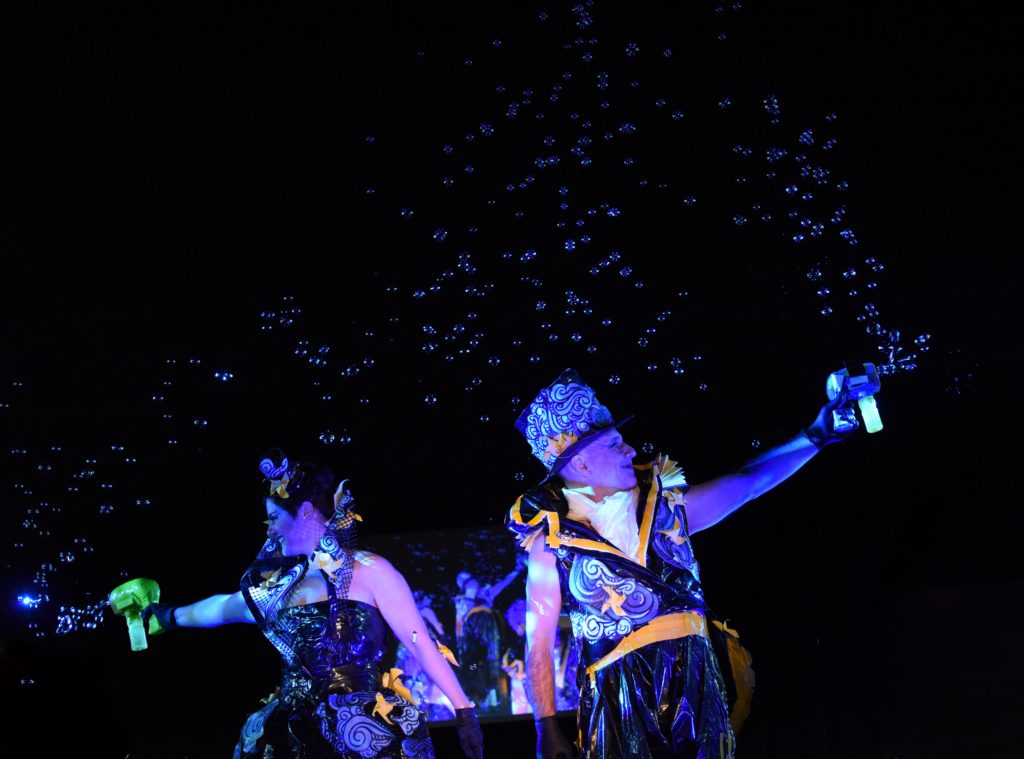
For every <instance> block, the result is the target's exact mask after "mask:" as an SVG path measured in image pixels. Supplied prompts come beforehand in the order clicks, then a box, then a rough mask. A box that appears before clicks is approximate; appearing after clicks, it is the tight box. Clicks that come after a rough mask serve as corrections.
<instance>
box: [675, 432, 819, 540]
mask: <svg viewBox="0 0 1024 759" xmlns="http://www.w3.org/2000/svg"><path fill="white" fill-rule="evenodd" d="M817 452H818V448H817V446H815V445H814V443H812V442H811V441H810V439H808V437H807V436H806V435H804V434H802V433H801V434H800V435H797V436H796V437H795V438H793V439H792V440H790V441H789V442H787V443H783V444H782V445H779V446H776V447H775V448H772V449H771V450H768V451H765V453H764V454H762V455H761V456H758V457H757V458H755V459H753V460H752V461H749V462H747V463H746V464H744V465H743V467H742V468H741V469H740V470H739V471H737V472H734V473H732V474H727V475H724V476H722V477H717V478H715V479H713V480H709V481H708V482H703V483H700V484H699V485H694V486H693V487H691V488H690V490H689V491H688V492H687V494H686V520H687V523H688V526H689V530H690V533H691V534H692V533H695V532H699V531H700V530H704V529H707V528H708V527H711V526H712V525H715V524H718V523H719V522H721V521H722V520H723V519H725V518H726V517H727V516H729V515H730V514H731V513H732V512H734V511H736V509H738V508H739V507H740V506H742V505H743V504H745V503H747V502H749V501H752V500H754V499H755V498H757V497H758V496H759V495H761V494H762V493H766V492H768V491H769V490H771V489H772V488H774V487H775V486H776V485H778V484H779V483H780V482H782V481H783V480H786V479H787V478H789V477H790V476H791V475H792V474H793V473H794V472H796V471H797V470H798V469H800V467H802V466H803V465H804V464H806V463H807V462H808V461H810V460H811V458H812V457H813V456H814V454H815V453H817Z"/></svg>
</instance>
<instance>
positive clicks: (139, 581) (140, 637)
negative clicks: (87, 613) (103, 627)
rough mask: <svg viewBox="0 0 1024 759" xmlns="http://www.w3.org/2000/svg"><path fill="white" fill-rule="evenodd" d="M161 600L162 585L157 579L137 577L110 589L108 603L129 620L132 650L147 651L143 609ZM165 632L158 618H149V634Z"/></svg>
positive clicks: (118, 614) (118, 613) (119, 614)
mask: <svg viewBox="0 0 1024 759" xmlns="http://www.w3.org/2000/svg"><path fill="white" fill-rule="evenodd" d="M159 600H160V586H159V585H157V583H156V580H147V579H146V578H145V577H137V578H135V579H134V580H129V581H128V582H126V583H124V584H123V585H118V586H117V587H116V588H114V589H113V590H112V591H110V597H109V598H108V599H107V603H109V604H110V608H111V609H113V610H114V613H115V614H116V615H117V616H119V617H122V616H123V617H124V618H125V620H127V622H128V638H129V639H130V640H131V643H132V651H145V650H146V648H147V646H148V644H147V643H146V628H145V627H144V626H143V624H142V610H143V609H145V608H146V607H147V606H149V605H150V604H155V603H156V602H157V601H159ZM161 632H163V629H162V628H161V627H160V625H159V623H158V622H157V621H156V618H155V617H154V618H150V620H149V634H150V635H155V634H156V633H161Z"/></svg>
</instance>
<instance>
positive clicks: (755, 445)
mask: <svg viewBox="0 0 1024 759" xmlns="http://www.w3.org/2000/svg"><path fill="white" fill-rule="evenodd" d="M750 447H751V448H760V447H761V441H760V440H751V441H750Z"/></svg>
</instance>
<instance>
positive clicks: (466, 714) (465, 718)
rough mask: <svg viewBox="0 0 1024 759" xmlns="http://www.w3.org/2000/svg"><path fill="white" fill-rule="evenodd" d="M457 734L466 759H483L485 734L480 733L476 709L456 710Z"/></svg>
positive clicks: (470, 707)
mask: <svg viewBox="0 0 1024 759" xmlns="http://www.w3.org/2000/svg"><path fill="white" fill-rule="evenodd" d="M455 732H456V733H458V735H459V745H460V746H461V747H462V753H464V754H465V755H466V759H483V756H484V734H483V733H482V732H481V731H480V723H479V722H478V721H477V718H476V709H474V708H473V707H472V706H469V707H466V708H465V709H456V710H455Z"/></svg>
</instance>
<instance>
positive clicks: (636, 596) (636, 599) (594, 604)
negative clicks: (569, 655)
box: [569, 557, 658, 642]
mask: <svg viewBox="0 0 1024 759" xmlns="http://www.w3.org/2000/svg"><path fill="white" fill-rule="evenodd" d="M569 589H570V591H571V592H572V594H573V597H574V598H576V599H577V600H578V601H579V602H580V604H581V605H582V606H583V609H581V610H573V611H572V612H571V613H570V615H569V616H570V619H571V620H572V623H573V634H574V635H576V636H577V637H582V638H585V639H586V640H588V641H591V642H593V641H596V640H599V639H601V638H612V637H614V638H621V637H622V636H623V635H628V634H629V633H630V632H632V630H633V628H634V627H636V626H637V625H640V624H643V623H645V622H648V621H650V620H651V619H653V618H654V617H656V616H657V615H658V599H657V596H655V595H654V593H653V592H652V591H651V590H650V588H646V587H644V586H643V585H642V584H641V583H639V582H638V581H637V580H636V578H634V577H620V576H619V575H618V574H616V573H615V572H613V571H612V570H611V569H609V568H608V566H607V565H606V564H605V563H603V562H601V561H598V560H597V559H594V558H591V557H582V558H580V559H578V560H576V561H574V562H573V564H572V569H571V570H570V571H569Z"/></svg>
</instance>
